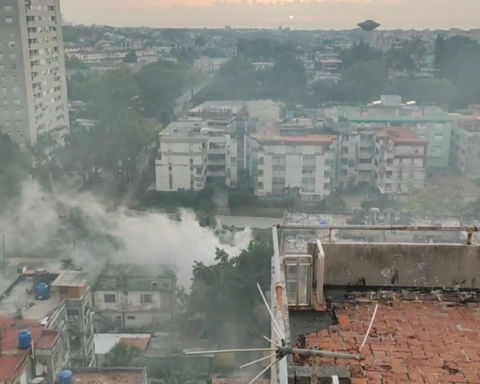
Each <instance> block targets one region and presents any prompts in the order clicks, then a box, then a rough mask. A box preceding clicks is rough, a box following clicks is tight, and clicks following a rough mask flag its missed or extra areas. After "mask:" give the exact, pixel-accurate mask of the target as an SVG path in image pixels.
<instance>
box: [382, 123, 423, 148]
mask: <svg viewBox="0 0 480 384" xmlns="http://www.w3.org/2000/svg"><path fill="white" fill-rule="evenodd" d="M376 134H377V136H378V138H379V139H381V140H385V139H390V140H391V141H393V142H394V143H395V144H399V145H401V144H409V145H415V144H418V145H425V144H428V142H427V141H426V140H425V139H422V138H421V137H420V136H419V135H417V134H416V133H415V132H413V131H412V130H411V129H410V128H408V127H390V128H386V129H382V130H380V131H376Z"/></svg>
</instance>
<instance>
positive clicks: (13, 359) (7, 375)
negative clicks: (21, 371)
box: [0, 355, 27, 380]
mask: <svg viewBox="0 0 480 384" xmlns="http://www.w3.org/2000/svg"><path fill="white" fill-rule="evenodd" d="M25 358H27V357H26V356H25V355H23V356H8V355H6V356H0V380H8V379H10V380H12V379H16V376H17V375H16V372H15V371H16V370H17V369H18V368H19V367H20V366H21V365H22V363H23V360H24V359H25Z"/></svg>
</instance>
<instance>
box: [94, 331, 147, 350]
mask: <svg viewBox="0 0 480 384" xmlns="http://www.w3.org/2000/svg"><path fill="white" fill-rule="evenodd" d="M132 340H133V343H134V344H135V345H136V346H138V347H140V345H137V340H139V341H140V340H141V343H144V341H145V340H146V344H145V348H146V345H147V344H148V340H150V335H149V334H130V333H96V334H95V335H93V344H94V346H95V354H96V355H104V354H105V353H107V352H108V351H110V350H111V349H112V348H113V347H114V346H115V345H116V344H117V343H119V342H124V343H125V344H128V345H131V343H132ZM145 348H141V349H142V350H145Z"/></svg>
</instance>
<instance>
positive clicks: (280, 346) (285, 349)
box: [183, 283, 378, 384]
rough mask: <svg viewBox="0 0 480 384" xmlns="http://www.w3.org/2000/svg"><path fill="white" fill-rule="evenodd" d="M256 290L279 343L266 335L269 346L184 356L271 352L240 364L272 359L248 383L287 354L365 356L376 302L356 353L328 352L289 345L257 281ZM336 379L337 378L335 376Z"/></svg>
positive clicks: (242, 366) (341, 357)
mask: <svg viewBox="0 0 480 384" xmlns="http://www.w3.org/2000/svg"><path fill="white" fill-rule="evenodd" d="M257 287H258V290H259V292H260V296H262V300H263V303H264V304H265V306H266V307H267V311H268V313H269V314H270V318H271V319H272V324H273V331H274V333H275V334H276V335H277V337H278V338H279V339H280V340H281V341H280V342H279V343H277V342H275V341H274V340H271V339H269V338H268V337H267V336H263V338H264V339H265V340H267V341H268V342H269V343H270V344H272V346H274V347H271V348H249V349H223V350H214V351H198V352H184V353H183V355H184V356H195V355H197V356H198V355H217V354H220V353H237V352H246V353H248V352H270V353H271V354H270V355H269V356H265V357H262V358H260V359H258V360H254V361H251V362H249V363H247V364H244V365H241V366H240V369H243V368H247V367H250V366H251V365H255V364H257V363H261V362H263V361H265V360H268V359H270V360H273V361H272V362H271V363H270V364H269V365H268V366H267V367H266V368H264V369H263V370H262V371H261V372H260V373H259V374H258V375H257V376H255V377H254V378H253V379H252V380H251V381H250V382H249V384H253V383H255V382H256V381H257V380H258V379H260V378H261V377H262V375H263V374H264V373H265V372H267V371H268V370H269V369H271V368H272V367H273V366H274V365H275V364H277V363H278V362H280V361H281V360H283V359H285V357H286V356H287V355H300V356H306V357H310V356H311V357H327V358H332V359H346V360H358V361H361V360H365V356H363V355H362V354H361V352H362V349H363V347H364V346H365V343H366V342H367V339H368V335H369V334H370V331H371V329H372V325H373V322H374V320H375V316H376V314H377V310H378V303H377V304H376V306H375V309H374V311H373V315H372V319H371V320H370V324H369V326H368V329H367V333H366V334H365V337H364V339H363V342H362V344H361V346H360V348H359V350H358V354H356V355H354V354H349V353H341V352H330V351H323V350H321V349H318V347H317V348H310V349H306V348H305V349H304V348H294V347H293V346H292V345H290V344H289V343H288V341H287V339H286V338H285V335H284V334H283V332H282V331H281V328H280V326H279V325H278V323H277V321H276V320H275V317H274V316H273V313H272V310H271V309H270V307H269V306H268V303H267V299H266V298H265V295H264V294H263V291H262V288H261V287H260V284H258V283H257ZM332 380H333V381H334V382H338V381H336V380H335V377H333V378H332ZM337 380H338V378H337Z"/></svg>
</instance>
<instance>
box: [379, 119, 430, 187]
mask: <svg viewBox="0 0 480 384" xmlns="http://www.w3.org/2000/svg"><path fill="white" fill-rule="evenodd" d="M375 137H376V140H375V157H374V179H375V185H376V187H377V188H378V190H379V191H380V192H381V193H385V194H395V195H403V194H408V193H410V192H412V191H413V190H415V189H417V188H423V186H424V184H425V169H426V164H427V147H428V142H427V141H426V140H424V139H422V138H421V137H419V136H418V135H417V134H416V133H415V132H413V131H412V130H411V129H409V128H404V127H402V128H387V129H384V130H381V131H378V132H376V133H375Z"/></svg>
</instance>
